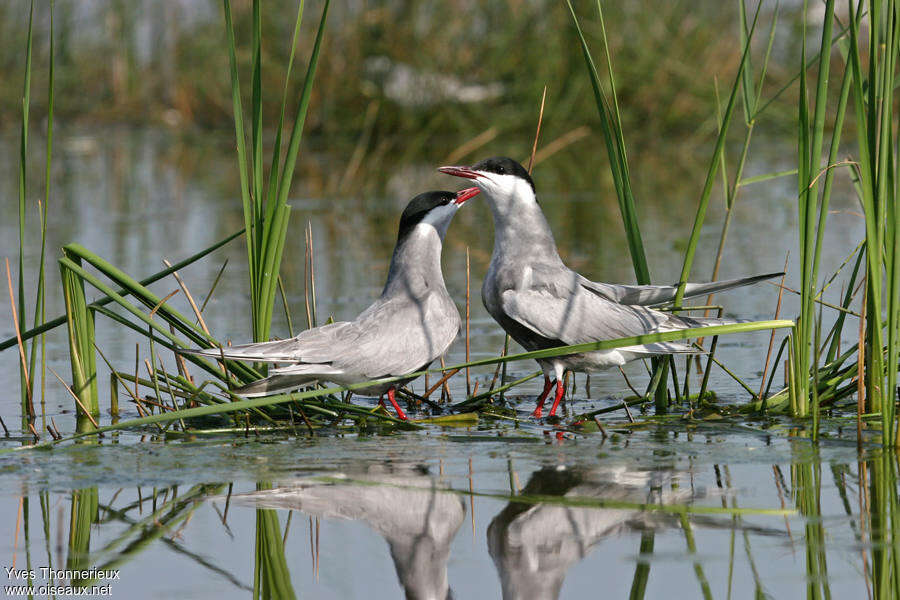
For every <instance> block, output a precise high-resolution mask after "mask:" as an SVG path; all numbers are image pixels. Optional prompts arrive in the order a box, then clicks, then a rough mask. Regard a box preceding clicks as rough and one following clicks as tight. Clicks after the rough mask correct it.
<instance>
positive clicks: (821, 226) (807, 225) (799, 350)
mask: <svg viewBox="0 0 900 600" xmlns="http://www.w3.org/2000/svg"><path fill="white" fill-rule="evenodd" d="M805 9H806V2H804V10H805ZM851 21H853V22H855V17H854V16H853V15H851ZM833 23H834V0H827V2H826V4H825V16H824V22H823V28H822V39H821V49H820V50H819V62H818V73H817V80H816V86H815V89H816V94H815V105H814V108H813V114H812V116H810V111H809V106H808V101H807V73H806V67H805V65H806V22H805V21H804V22H803V28H802V36H801V55H800V65H801V69H800V80H799V85H800V99H799V103H798V107H799V114H798V119H797V127H798V163H799V166H798V173H797V181H798V211H799V218H798V219H799V220H798V222H799V245H800V265H801V285H800V297H801V300H800V315H799V316H798V318H797V330H796V334H795V335H794V336H793V337H792V341H793V347H792V353H791V357H792V359H793V360H794V364H793V365H792V369H791V373H792V375H793V377H792V380H791V387H792V388H793V389H794V397H795V399H796V401H795V403H794V405H793V413H794V416H797V417H806V416H808V415H809V414H810V410H812V411H813V412H815V411H816V410H817V407H815V406H813V407H811V404H810V403H811V401H814V400H815V393H814V389H813V390H811V389H810V377H809V374H810V370H811V369H813V370H815V369H816V365H815V360H814V358H815V353H816V348H815V343H814V339H813V336H814V330H815V320H816V319H815V307H814V297H815V292H816V287H817V284H816V278H817V274H818V268H819V265H818V263H819V256H820V252H821V243H822V242H821V240H822V239H823V238H824V235H825V224H826V216H827V214H828V200H829V198H828V192H829V191H830V185H828V186H826V189H825V190H824V191H825V194H823V196H822V197H821V198H820V197H819V194H818V175H819V170H820V164H821V158H822V145H823V138H824V131H825V114H826V111H825V109H826V105H827V93H828V79H829V71H830V64H831V32H832V26H833ZM845 81H846V82H849V79H847V78H845ZM842 99H844V100H846V96H845V95H842ZM843 114H844V113H843V110H840V109H839V111H838V114H837V119H842V118H843ZM841 128H842V122H840V121H838V120H836V122H835V127H834V134H833V139H832V149H833V151H834V152H836V151H837V147H838V144H839V140H840V131H841ZM831 176H833V171H832V170H830V169H829V170H828V171H827V174H826V178H828V177H831ZM817 215H818V219H817ZM817 221H818V225H817ZM811 392H812V396H813V397H812V398H811Z"/></svg>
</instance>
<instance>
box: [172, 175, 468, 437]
mask: <svg viewBox="0 0 900 600" xmlns="http://www.w3.org/2000/svg"><path fill="white" fill-rule="evenodd" d="M478 193H479V189H478V188H477V187H474V188H467V189H464V190H461V191H459V192H456V193H454V192H443V191H438V192H425V193H424V194H419V195H418V196H416V197H415V198H413V199H412V200H411V201H410V203H409V205H407V207H406V209H405V210H404V211H403V215H402V216H401V217H400V231H399V233H398V235H397V245H396V246H395V247H394V254H393V257H392V258H391V266H390V269H389V270H388V276H387V282H386V283H385V284H384V290H383V291H382V292H381V296H380V297H379V298H378V299H377V300H376V301H375V302H374V303H373V304H372V305H371V306H369V308H367V309H366V310H364V311H363V312H362V313H361V314H360V315H359V316H358V317H356V319H355V320H353V321H340V322H337V323H330V324H328V325H323V326H321V327H315V328H312V329H307V330H306V331H304V332H303V333H301V334H300V335H298V336H295V337H292V338H290V339H287V340H277V341H272V342H262V343H258V344H244V345H240V346H230V347H228V348H210V349H206V350H187V351H185V352H186V353H189V354H199V355H202V356H208V357H211V358H227V359H232V360H243V361H252V362H269V363H289V364H288V365H286V366H282V367H278V368H274V369H272V370H271V371H270V373H271V374H270V375H269V376H268V377H266V378H264V379H259V380H257V381H254V382H252V383H249V384H247V385H245V386H243V387H241V388H239V389H236V390H233V392H234V393H235V394H238V395H240V396H244V397H247V398H255V397H259V396H268V395H272V394H276V393H281V392H287V391H290V390H294V389H296V388H298V387H301V386H305V385H310V384H312V383H314V382H317V381H330V382H333V383H336V384H338V385H350V384H354V383H364V382H366V381H374V380H378V379H384V378H389V377H401V376H403V375H408V374H410V373H415V372H417V371H422V370H424V369H426V368H428V365H430V364H431V362H432V361H433V360H435V359H436V358H438V357H440V356H441V355H442V354H444V352H445V351H446V350H447V348H448V347H449V346H450V344H451V343H452V342H453V340H454V339H456V336H457V334H458V333H459V325H460V318H459V311H458V310H457V308H456V304H455V303H454V302H453V299H452V298H451V297H450V294H449V293H448V292H447V287H446V286H445V285H444V277H443V274H442V273H441V247H442V242H443V240H444V235H445V234H446V233H447V228H448V227H449V226H450V221H451V220H452V219H453V215H455V214H456V211H457V210H459V208H460V207H461V206H462V205H463V203H464V202H465V201H466V200H468V199H469V198H472V197H473V196H475V195H477V194H478ZM412 379H414V378H413V377H411V378H409V379H403V380H399V381H394V382H391V383H375V384H373V385H371V386H369V387H363V388H358V389H357V390H355V391H357V392H358V393H359V394H361V395H371V396H380V397H383V396H384V394H385V393H387V396H388V400H389V401H390V402H391V404H392V405H393V406H394V410H396V411H397V416H398V417H399V418H400V419H403V420H406V415H405V414H404V413H403V410H402V409H401V408H400V405H399V404H397V400H396V399H395V398H394V394H395V391H396V389H397V388H398V387H401V386H403V385H405V384H406V383H408V382H409V381H412ZM379 402H382V403H383V400H379Z"/></svg>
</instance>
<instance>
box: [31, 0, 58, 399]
mask: <svg viewBox="0 0 900 600" xmlns="http://www.w3.org/2000/svg"><path fill="white" fill-rule="evenodd" d="M53 5H54V2H53V0H50V49H49V53H50V57H49V76H48V82H47V141H46V153H45V160H44V201H43V202H41V201H40V200H38V211H39V216H40V231H41V254H40V258H39V259H38V260H39V262H38V277H37V292H36V298H35V303H34V327H39V326H40V325H41V324H42V323H43V322H44V321H45V320H46V319H47V311H46V298H45V296H46V293H45V290H46V254H47V209H48V206H49V205H50V167H51V164H52V157H53V104H54V93H53V92H54V88H53V84H54V63H55V59H54V40H53ZM40 346H41V414H44V412H45V410H44V400H45V390H46V387H45V385H44V384H45V382H46V375H47V368H46V362H47V361H46V357H47V340H46V338H45V336H43V335H42V336H41V340H40ZM36 358H37V344H36V343H32V344H31V357H30V360H29V370H30V372H31V373H32V375H31V382H30V386H31V389H32V390H33V389H34V380H35V375H34V373H35V366H36V365H35V363H36ZM32 412H33V411H32Z"/></svg>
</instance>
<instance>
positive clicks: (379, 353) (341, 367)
mask: <svg viewBox="0 0 900 600" xmlns="http://www.w3.org/2000/svg"><path fill="white" fill-rule="evenodd" d="M445 300H446V301H445ZM448 304H449V306H448ZM448 308H449V309H451V310H448ZM458 332H459V312H458V311H457V310H456V306H455V305H453V304H452V302H451V301H449V300H448V299H443V298H441V297H440V296H439V295H438V294H429V295H428V296H426V297H425V298H424V299H421V300H420V301H416V300H413V299H410V298H393V299H390V300H386V301H384V302H376V303H375V304H373V305H372V306H371V307H369V308H368V309H367V310H366V311H364V312H363V313H362V314H360V315H359V317H357V318H356V320H354V321H352V322H350V323H348V324H347V326H346V327H345V328H343V329H342V330H341V335H340V337H339V338H335V339H332V340H330V341H329V344H328V347H327V348H325V347H322V348H321V349H320V350H319V351H318V352H316V353H314V354H313V353H304V355H303V358H302V360H303V361H304V362H317V363H326V362H327V363H328V367H329V369H328V371H329V372H330V373H343V374H348V375H359V376H363V377H365V378H368V379H376V378H379V377H387V376H397V375H405V374H407V373H412V372H414V371H416V370H418V369H419V368H421V367H422V366H424V365H426V364H428V363H430V362H431V361H433V360H434V359H435V358H437V357H439V356H440V355H442V354H443V353H444V351H446V349H447V347H449V345H450V344H451V343H452V342H453V340H454V339H455V338H456V335H457V333H458ZM294 371H304V372H306V371H308V366H307V365H296V366H291V367H285V368H283V369H279V370H278V373H279V374H281V373H293V372H294Z"/></svg>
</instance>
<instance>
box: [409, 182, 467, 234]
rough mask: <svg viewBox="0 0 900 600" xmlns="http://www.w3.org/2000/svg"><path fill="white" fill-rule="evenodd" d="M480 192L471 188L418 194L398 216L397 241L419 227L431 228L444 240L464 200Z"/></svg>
mask: <svg viewBox="0 0 900 600" xmlns="http://www.w3.org/2000/svg"><path fill="white" fill-rule="evenodd" d="M480 191H481V190H479V189H478V188H477V187H471V188H466V189H464V190H460V191H458V192H445V191H434V192H424V193H422V194H419V195H418V196H416V197H415V198H413V199H412V200H410V201H409V204H407V205H406V208H405V209H404V210H403V214H402V215H401V216H400V231H399V232H398V234H397V241H398V242H399V241H400V240H402V239H403V238H405V237H407V236H408V235H409V234H410V233H412V231H413V230H415V229H416V227H417V226H419V225H424V226H430V227H433V228H434V229H435V231H437V233H438V235H439V236H440V237H441V239H444V234H446V233H447V228H448V227H449V226H450V221H451V220H453V215H455V214H456V211H458V210H459V209H460V207H462V205H463V204H464V203H465V202H466V200H468V199H469V198H472V197H473V196H476V195H478V193H479V192H480Z"/></svg>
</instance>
